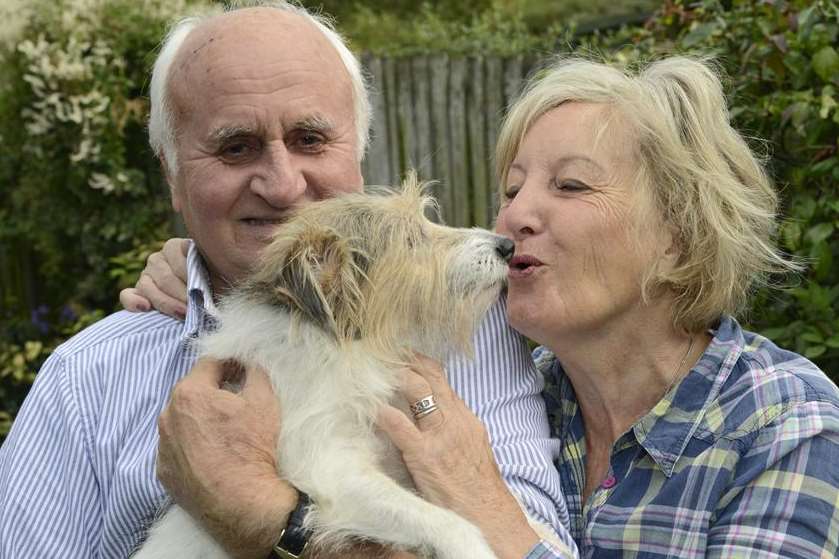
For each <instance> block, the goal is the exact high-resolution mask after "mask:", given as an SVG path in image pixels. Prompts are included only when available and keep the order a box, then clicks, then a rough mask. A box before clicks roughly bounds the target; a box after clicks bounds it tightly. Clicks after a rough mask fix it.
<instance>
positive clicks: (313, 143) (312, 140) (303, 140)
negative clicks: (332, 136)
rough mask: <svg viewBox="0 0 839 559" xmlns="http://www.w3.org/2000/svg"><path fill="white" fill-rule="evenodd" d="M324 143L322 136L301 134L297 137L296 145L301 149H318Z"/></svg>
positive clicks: (315, 133) (309, 133)
mask: <svg viewBox="0 0 839 559" xmlns="http://www.w3.org/2000/svg"><path fill="white" fill-rule="evenodd" d="M324 143H325V139H324V137H323V135H322V134H319V133H317V132H302V133H300V134H299V135H298V136H297V145H299V146H300V147H301V148H303V149H308V150H313V149H318V148H320V147H321V146H322V145H323V144H324Z"/></svg>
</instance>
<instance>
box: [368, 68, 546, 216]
mask: <svg viewBox="0 0 839 559" xmlns="http://www.w3.org/2000/svg"><path fill="white" fill-rule="evenodd" d="M362 63H363V64H364V66H365V69H366V71H367V74H368V76H369V77H370V80H371V82H372V83H371V85H372V87H373V92H374V93H373V97H372V109H373V124H372V128H371V131H372V134H371V136H372V139H371V143H370V147H369V149H368V153H367V159H366V161H365V162H364V165H363V170H364V176H365V180H366V181H367V182H368V184H396V183H397V182H398V181H399V180H400V178H401V177H402V176H404V174H405V172H406V171H407V170H408V169H416V170H417V172H418V174H419V176H420V178H421V179H423V180H435V181H437V183H436V185H435V186H434V188H433V189H432V192H433V194H434V195H435V197H436V198H437V200H438V201H439V203H440V208H441V217H442V219H443V220H444V221H445V222H446V223H449V224H451V225H456V226H472V225H478V226H481V227H491V226H492V223H493V221H494V217H495V213H496V211H497V198H498V197H497V195H496V191H497V182H496V179H495V169H494V165H493V155H494V151H495V142H496V138H497V136H498V129H499V125H500V121H501V118H502V117H503V114H504V111H505V109H506V107H508V106H509V104H510V103H511V102H512V101H513V100H514V99H515V97H516V96H517V95H518V93H519V91H520V89H521V87H522V84H523V83H524V78H525V76H526V75H527V74H528V72H529V71H530V69H531V68H532V67H533V63H534V60H533V59H532V58H531V57H525V56H521V55H519V56H515V57H510V58H499V57H484V56H480V55H479V56H472V57H469V58H465V57H450V56H448V55H445V54H443V55H429V56H417V57H406V58H380V57H375V56H365V57H363V59H362Z"/></svg>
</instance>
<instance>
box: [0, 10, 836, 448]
mask: <svg viewBox="0 0 839 559" xmlns="http://www.w3.org/2000/svg"><path fill="white" fill-rule="evenodd" d="M197 1H198V0H194V2H193V1H189V0H32V1H24V0H17V2H18V4H19V5H18V6H16V7H15V6H12V8H11V9H8V13H5V14H0V15H3V16H4V17H3V23H1V24H0V75H2V80H0V143H2V145H3V148H4V150H3V151H4V154H3V157H2V158H0V196H1V197H2V199H3V204H2V206H0V264H2V265H0V304H2V311H0V314H2V327H1V328H0V439H2V435H3V433H5V431H6V430H7V429H8V426H9V425H10V421H11V419H12V417H13V415H14V414H15V413H16V411H17V409H18V406H19V404H20V402H21V400H22V398H23V395H24V394H25V392H26V391H27V390H28V388H29V386H30V385H31V382H32V380H33V379H34V376H35V371H36V370H37V369H38V367H39V366H40V364H41V363H42V362H43V360H44V359H45V358H46V357H47V356H48V355H49V353H50V352H51V351H52V349H53V348H54V347H55V346H56V345H57V344H58V343H59V342H60V341H61V340H63V339H65V338H66V337H67V336H69V335H71V334H73V333H74V332H76V331H78V330H79V329H80V328H82V327H84V326H85V325H87V324H89V323H90V322H92V321H94V320H96V319H98V318H100V317H101V316H103V315H104V314H105V313H107V312H110V311H111V310H112V309H113V305H114V303H115V299H116V293H117V290H118V288H119V287H120V286H121V285H129V284H131V283H133V281H134V279H135V278H136V277H137V273H138V272H139V270H140V269H141V268H142V265H143V262H144V261H145V256H146V255H147V254H148V253H149V252H150V251H151V250H154V248H155V247H156V246H158V244H157V243H158V242H159V241H160V240H161V239H164V238H166V237H168V236H170V235H171V234H172V233H173V225H172V221H171V220H172V218H171V212H170V210H169V200H168V193H167V191H166V189H165V187H163V186H162V181H161V177H160V173H159V169H158V166H157V164H156V162H155V161H154V160H153V158H152V156H151V153H150V150H149V149H148V147H147V144H146V135H145V129H144V123H145V119H146V116H147V109H148V105H147V100H146V97H145V96H146V86H147V79H148V73H149V66H150V63H151V60H152V58H153V55H154V49H155V47H156V45H157V43H158V41H159V39H160V37H161V35H162V33H163V30H164V28H165V23H166V22H167V21H169V20H170V19H171V18H172V17H173V16H175V15H179V14H183V13H184V11H185V10H186V9H188V8H189V6H190V5H193V4H194V3H197ZM307 4H315V3H314V2H307ZM397 4H398V5H399V6H402V9H403V12H405V13H404V14H402V15H401V16H400V17H398V18H395V16H394V15H393V14H390V13H388V12H386V11H382V10H380V11H379V12H381V13H377V11H374V10H372V9H365V8H363V7H361V8H358V9H357V10H356V12H354V13H355V15H354V16H351V17H348V18H347V19H346V20H342V21H341V22H340V23H339V25H341V26H342V27H344V30H345V32H346V33H347V34H348V35H349V36H350V37H351V38H352V39H353V40H354V45H355V46H356V47H357V48H365V47H372V48H375V49H376V50H378V51H380V52H389V53H408V52H420V51H423V50H432V51H439V50H442V49H446V48H447V47H448V48H450V49H451V51H452V52H456V53H464V52H480V53H483V54H486V53H487V52H495V53H502V54H503V53H506V54H510V53H515V52H521V51H523V50H532V49H538V50H540V51H545V50H552V49H559V50H570V51H573V52H583V53H586V54H592V53H599V54H602V55H603V56H604V57H606V58H609V59H612V60H617V61H620V62H622V63H625V64H635V63H637V62H639V61H641V60H645V59H649V58H651V57H655V56H659V55H661V54H672V53H683V52H687V53H695V54H701V55H712V56H714V57H715V58H716V60H717V61H718V62H719V64H720V65H721V66H722V68H723V69H724V71H725V73H726V74H727V76H729V78H728V83H727V84H726V85H727V89H728V91H730V106H731V115H732V117H733V119H734V122H735V124H736V125H737V127H738V128H739V129H741V130H743V131H745V132H746V133H747V134H748V135H749V136H750V137H753V138H754V140H753V144H754V147H755V148H756V149H758V150H759V151H761V152H762V153H765V154H766V155H767V158H768V159H767V161H768V165H769V168H770V169H771V172H772V174H773V176H774V178H775V181H776V183H777V184H778V186H779V187H780V189H781V192H782V198H783V202H784V208H783V212H784V215H785V216H786V218H785V220H784V221H783V223H782V225H781V227H780V230H779V241H780V242H781V244H782V246H783V247H784V248H785V249H786V250H787V251H788V252H789V253H790V254H793V255H796V256H798V257H800V258H802V259H803V260H805V261H806V263H807V264H808V267H807V269H806V271H805V272H804V273H802V274H801V275H800V277H797V278H789V277H785V278H775V282H776V283H778V284H781V285H783V286H785V287H784V289H782V290H770V289H763V290H761V291H760V292H758V293H757V294H756V298H755V306H754V309H753V311H752V313H751V314H750V316H749V317H747V318H748V322H749V325H750V326H751V327H752V328H754V329H757V330H760V331H762V332H764V333H765V334H767V335H768V336H770V337H771V338H773V339H774V340H776V341H777V342H779V343H780V344H781V345H783V346H786V347H789V348H790V349H793V350H795V351H798V352H800V353H803V354H804V355H806V356H808V357H810V358H812V359H813V360H814V361H815V362H816V363H817V364H819V365H820V366H821V367H822V368H823V369H825V370H826V371H827V372H828V373H829V374H830V373H831V372H832V373H833V374H834V375H835V376H834V379H836V378H837V376H839V234H837V230H839V186H837V185H839V149H837V148H839V146H838V145H837V138H839V53H837V50H836V45H837V44H839V37H837V34H839V7H837V4H836V3H835V2H834V1H832V0H815V1H812V0H810V1H806V0H790V1H788V2H784V1H780V0H773V1H760V2H759V1H740V0H733V1H729V2H717V1H712V0H702V1H700V2H698V3H696V2H691V3H687V2H684V1H668V2H667V3H666V4H665V5H664V6H663V7H662V8H661V9H660V10H659V11H658V12H656V14H655V15H654V16H653V17H652V18H651V19H650V20H649V21H648V22H647V23H646V24H645V25H643V26H636V27H629V28H622V29H619V30H612V31H609V32H607V33H596V34H594V35H590V36H582V37H581V36H575V34H574V30H573V29H568V28H565V27H563V25H564V24H565V22H564V21H559V22H558V23H554V24H549V23H546V22H544V21H543V22H540V23H541V25H540V26H539V29H538V32H534V31H533V27H532V26H531V25H529V24H528V23H527V21H526V20H525V19H524V18H522V17H517V16H516V15H515V14H512V15H510V14H507V15H506V16H504V15H503V10H501V8H499V6H502V8H503V4H504V3H503V2H490V1H488V0H487V1H484V2H479V4H480V5H481V6H482V8H484V11H482V12H481V13H479V14H477V15H475V16H468V15H467V14H468V11H463V10H461V12H463V13H461V12H458V11H457V10H456V9H455V8H454V7H452V6H454V5H455V4H457V3H445V2H441V3H439V4H440V6H448V7H445V10H448V11H449V12H452V13H448V12H445V10H444V9H443V8H442V7H438V9H435V8H434V6H435V3H427V4H426V7H424V8H422V9H419V10H415V13H413V14H412V16H413V17H414V18H415V20H416V21H415V23H416V25H412V24H411V23H406V22H405V18H406V17H407V16H405V14H407V13H410V10H409V8H406V6H409V5H411V4H413V3H409V2H406V3H397ZM529 4H532V5H537V4H539V3H538V2H530V3H529ZM7 6H11V4H7ZM327 9H328V6H327ZM534 9H535V8H534ZM405 10H407V11H405ZM452 10H454V11H452ZM0 11H1V10H0ZM537 11H538V10H537ZM444 12H445V13H444ZM455 12H456V13H455ZM441 14H444V15H441ZM394 18H395V19H394ZM400 18H401V20H400ZM400 29H401V30H402V31H399V30H400ZM381 31H387V40H386V41H385V40H383V39H382V33H381ZM447 38H448V40H447ZM365 40H366V41H368V44H364V41H365ZM35 278H37V281H33V279H35Z"/></svg>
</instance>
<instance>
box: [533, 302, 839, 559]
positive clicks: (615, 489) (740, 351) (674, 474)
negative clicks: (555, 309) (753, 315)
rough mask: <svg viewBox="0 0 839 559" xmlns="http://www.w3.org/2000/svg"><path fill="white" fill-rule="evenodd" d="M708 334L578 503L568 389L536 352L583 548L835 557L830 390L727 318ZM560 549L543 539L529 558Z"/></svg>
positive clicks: (574, 424) (799, 361)
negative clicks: (696, 357)
mask: <svg viewBox="0 0 839 559" xmlns="http://www.w3.org/2000/svg"><path fill="white" fill-rule="evenodd" d="M711 334H712V335H713V336H714V340H713V341H712V342H711V345H710V346H708V349H707V350H706V351H705V354H704V355H703V356H702V358H701V359H700V361H699V362H698V363H697V364H696V366H694V367H693V369H692V370H691V371H690V373H688V375H687V376H686V377H685V378H684V379H683V380H682V381H681V382H680V383H679V384H677V385H676V386H674V387H673V389H671V390H670V391H669V392H668V393H667V394H666V395H665V396H664V398H662V400H661V401H660V402H659V403H658V404H657V405H656V406H655V407H654V408H653V409H652V410H651V411H650V412H649V413H647V415H645V416H644V417H642V418H641V419H640V420H639V421H638V422H637V423H636V424H635V425H634V426H633V427H632V429H630V430H629V431H627V432H626V433H625V434H624V435H623V436H621V437H620V438H619V439H618V441H617V442H616V443H615V445H614V446H613V447H612V454H611V468H610V471H609V473H608V475H607V476H606V478H605V479H604V480H603V482H602V484H601V485H600V487H599V488H598V489H597V490H595V491H594V493H592V495H591V496H590V497H589V499H588V501H587V502H586V503H582V502H581V501H582V498H581V494H582V490H583V487H584V484H585V452H586V445H585V438H584V429H583V423H582V417H581V414H580V412H579V409H578V406H577V402H576V399H575V396H574V391H573V388H572V387H571V384H570V382H569V381H568V378H567V377H566V376H565V374H564V373H563V372H562V369H561V367H560V366H559V363H558V362H557V361H556V358H555V357H554V356H553V355H552V354H551V353H550V352H549V351H547V350H545V349H544V348H538V349H537V350H536V351H535V353H534V357H535V359H536V362H537V366H538V367H539V368H540V370H541V371H542V372H543V374H544V375H545V377H546V381H547V383H548V384H547V387H546V389H545V397H546V400H547V403H548V413H549V416H550V419H551V423H552V425H553V428H554V430H555V432H554V434H555V436H557V437H558V438H559V439H560V440H561V441H562V451H561V456H560V457H559V459H558V461H557V467H558V469H559V472H560V476H561V480H562V486H563V489H564V491H565V497H566V499H567V501H568V508H569V511H570V513H571V533H572V535H573V536H574V539H575V540H576V542H577V545H578V547H579V549H580V556H581V557H584V558H590V557H598V558H600V557H645V558H661V557H673V558H680V559H688V558H692V557H749V558H751V557H773V558H774V557H802V558H805V557H806V558H813V557H822V558H827V557H830V558H835V557H837V556H839V389H837V387H836V385H834V384H833V383H832V382H831V381H830V380H829V379H828V378H827V377H826V376H825V375H824V373H822V372H821V371H820V370H819V369H818V368H816V366H815V365H813V364H812V363H811V362H809V361H807V360H806V359H804V358H803V357H801V356H800V355H797V354H794V353H791V352H789V351H785V350H783V349H780V348H778V347H777V346H776V345H775V344H773V343H772V342H770V341H769V340H767V339H766V338H763V337H761V336H759V335H756V334H753V333H750V332H746V331H744V330H742V329H741V328H740V326H739V325H738V324H737V322H736V321H735V320H734V319H732V318H725V319H723V320H722V321H721V323H720V325H719V328H718V329H717V330H716V331H712V332H711ZM559 556H560V555H559V554H558V553H556V552H555V551H551V550H550V549H549V548H548V546H547V545H545V544H540V546H537V548H534V549H533V550H532V551H531V553H530V554H529V555H528V559H548V558H554V557H559Z"/></svg>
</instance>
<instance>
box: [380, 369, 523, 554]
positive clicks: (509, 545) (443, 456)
mask: <svg viewBox="0 0 839 559" xmlns="http://www.w3.org/2000/svg"><path fill="white" fill-rule="evenodd" d="M402 393H403V395H404V396H405V399H406V400H407V401H408V402H409V403H413V402H416V401H418V400H420V399H422V398H424V397H426V396H428V395H430V394H433V395H434V398H435V400H436V403H437V406H438V408H437V409H436V410H435V411H432V412H431V413H429V414H427V415H425V416H422V417H420V418H419V419H415V420H414V421H412V420H411V419H410V418H408V417H406V416H405V414H404V413H402V412H401V411H399V410H398V409H396V408H394V407H391V406H387V407H385V408H384V409H383V410H382V411H381V413H380V415H379V427H380V428H381V429H382V430H383V431H384V432H385V433H386V434H387V435H388V436H389V437H390V439H391V440H392V441H393V443H394V444H395V445H396V446H397V447H398V448H399V450H400V451H401V452H402V458H403V459H404V460H405V464H406V465H407V467H408V471H409V472H410V473H411V476H412V477H413V480H414V484H415V485H416V487H417V489H418V490H419V492H420V493H421V494H422V495H423V497H425V498H426V499H427V500H428V501H430V502H432V503H434V504H436V505H439V506H441V507H445V508H447V509H450V510H452V511H454V512H456V513H458V514H459V515H461V516H462V517H464V518H466V519H467V520H469V521H470V522H472V523H473V524H475V525H476V526H477V527H478V528H479V529H480V530H481V532H482V533H483V534H484V537H485V538H486V540H487V542H488V543H489V544H490V546H491V547H492V548H493V550H494V551H495V553H496V554H497V555H498V557H499V558H504V559H506V558H508V557H509V558H511V559H512V558H515V559H521V558H522V557H524V556H525V555H526V554H527V552H528V551H530V549H531V548H532V547H533V546H534V545H535V544H536V543H537V542H538V541H539V537H538V536H537V535H536V533H535V532H534V531H533V530H532V529H531V528H530V525H529V524H528V521H527V518H526V516H525V515H524V513H523V512H522V510H521V507H520V506H519V504H518V502H517V501H516V499H515V498H514V497H513V496H512V495H511V494H510V492H509V490H508V489H507V486H506V485H505V483H504V480H503V479H502V478H501V474H500V472H499V471H498V466H497V465H496V463H495V458H494V456H493V454H492V448H491V447H490V444H489V438H488V436H487V433H486V429H485V428H484V426H483V424H482V423H481V422H480V420H479V419H478V418H477V417H475V415H474V414H473V413H472V412H471V410H469V408H467V407H466V405H465V404H464V403H463V401H462V400H461V399H460V398H458V396H457V395H456V394H455V393H454V392H453V391H452V389H451V387H450V386H449V384H448V382H447V381H446V378H445V374H444V372H443V369H442V368H441V367H440V365H439V364H438V363H436V362H435V361H433V360H431V359H429V358H427V357H424V356H417V358H416V360H415V362H414V363H413V364H412V366H411V368H410V369H408V370H406V372H405V381H404V383H403V388H402Z"/></svg>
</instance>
